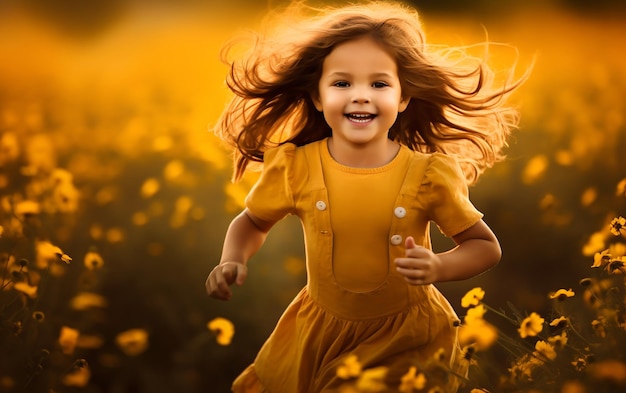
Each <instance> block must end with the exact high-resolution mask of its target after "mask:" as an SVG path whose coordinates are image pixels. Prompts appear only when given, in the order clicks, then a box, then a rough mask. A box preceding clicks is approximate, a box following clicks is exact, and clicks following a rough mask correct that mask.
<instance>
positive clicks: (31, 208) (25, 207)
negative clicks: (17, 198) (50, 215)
mask: <svg viewBox="0 0 626 393" xmlns="http://www.w3.org/2000/svg"><path fill="white" fill-rule="evenodd" d="M40 212H41V206H40V205H39V203H37V202H34V201H21V202H18V203H16V204H15V215H16V216H19V217H22V216H31V215H35V214H39V213H40Z"/></svg>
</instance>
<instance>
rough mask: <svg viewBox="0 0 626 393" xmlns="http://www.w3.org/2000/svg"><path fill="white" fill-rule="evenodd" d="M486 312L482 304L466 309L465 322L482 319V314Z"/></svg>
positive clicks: (469, 322) (474, 321)
mask: <svg viewBox="0 0 626 393" xmlns="http://www.w3.org/2000/svg"><path fill="white" fill-rule="evenodd" d="M486 312H487V309H486V308H485V306H484V305H482V304H479V305H478V306H476V307H472V308H470V309H468V310H467V315H466V316H465V318H464V321H465V323H466V324H471V323H476V322H480V321H482V319H483V315H485V313H486Z"/></svg>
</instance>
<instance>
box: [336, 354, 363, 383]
mask: <svg viewBox="0 0 626 393" xmlns="http://www.w3.org/2000/svg"><path fill="white" fill-rule="evenodd" d="M360 374H361V363H359V359H358V358H357V356H356V355H348V356H347V357H346V358H345V359H344V360H343V363H342V364H341V365H340V366H339V367H337V376H338V377H339V378H341V379H349V378H352V377H358V376H359V375H360Z"/></svg>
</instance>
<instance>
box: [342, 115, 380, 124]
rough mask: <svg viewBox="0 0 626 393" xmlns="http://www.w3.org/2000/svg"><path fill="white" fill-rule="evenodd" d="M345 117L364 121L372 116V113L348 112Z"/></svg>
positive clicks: (360, 121)
mask: <svg viewBox="0 0 626 393" xmlns="http://www.w3.org/2000/svg"><path fill="white" fill-rule="evenodd" d="M347 117H348V118H349V119H350V120H352V121H355V122H359V123H365V122H367V121H369V120H371V119H373V118H374V115H372V114H370V113H350V114H348V115H347Z"/></svg>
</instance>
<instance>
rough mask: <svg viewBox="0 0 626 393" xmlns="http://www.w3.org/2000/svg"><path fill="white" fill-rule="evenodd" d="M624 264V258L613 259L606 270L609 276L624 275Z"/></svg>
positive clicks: (625, 260)
mask: <svg viewBox="0 0 626 393" xmlns="http://www.w3.org/2000/svg"><path fill="white" fill-rule="evenodd" d="M624 263H626V257H624V256H621V257H616V258H613V260H612V261H611V263H609V265H608V266H607V267H606V270H607V271H608V272H609V273H611V274H624V273H625V271H624Z"/></svg>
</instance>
